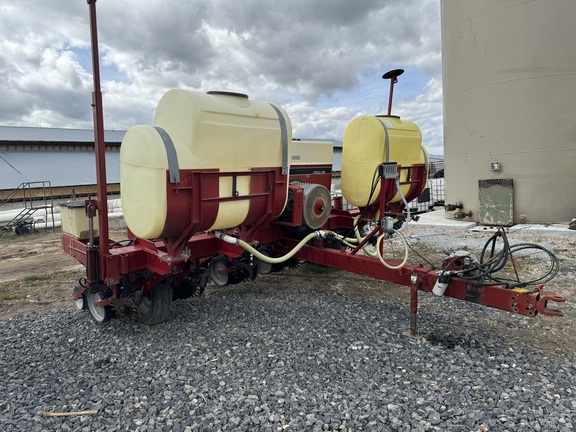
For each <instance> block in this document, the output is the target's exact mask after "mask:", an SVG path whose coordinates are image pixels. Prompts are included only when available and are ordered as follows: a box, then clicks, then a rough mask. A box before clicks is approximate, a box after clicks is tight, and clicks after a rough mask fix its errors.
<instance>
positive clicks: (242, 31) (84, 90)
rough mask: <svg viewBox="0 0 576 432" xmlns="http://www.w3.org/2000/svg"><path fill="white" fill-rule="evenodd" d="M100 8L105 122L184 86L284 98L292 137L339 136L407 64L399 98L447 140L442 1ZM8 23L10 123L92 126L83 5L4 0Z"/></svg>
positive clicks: (140, 112) (141, 118)
mask: <svg viewBox="0 0 576 432" xmlns="http://www.w3.org/2000/svg"><path fill="white" fill-rule="evenodd" d="M97 8H98V28H99V41H100V54H101V63H102V66H103V68H102V70H103V71H104V73H103V75H102V78H103V82H102V89H103V92H104V105H105V106H104V113H105V126H106V127H107V128H115V129H120V128H127V127H129V126H131V125H133V124H135V123H142V122H150V121H151V119H152V117H153V111H154V108H155V105H156V103H157V101H158V100H159V98H160V96H161V95H162V94H163V93H164V92H165V91H166V90H168V89H170V88H173V87H183V88H189V89H194V90H198V91H208V90H229V91H238V92H243V93H246V94H249V95H250V97H251V98H252V99H258V100H270V101H274V102H276V103H279V104H281V105H283V106H284V107H285V108H286V109H287V111H288V112H289V114H290V115H291V117H292V124H293V127H294V135H295V136H300V137H308V138H336V139H341V136H342V134H343V131H344V129H345V127H346V124H347V123H348V122H349V121H350V120H351V119H352V118H354V117H355V116H356V115H357V114H359V113H363V114H366V113H368V114H376V112H374V110H375V109H380V108H381V107H383V106H384V105H383V103H384V102H383V99H385V94H386V91H385V87H384V86H383V84H382V82H381V80H380V76H381V75H382V73H383V72H385V71H386V70H388V69H392V68H397V67H402V68H404V69H406V70H407V72H409V71H419V72H418V73H416V74H413V75H412V76H413V77H416V78H414V79H412V80H403V81H401V82H400V83H399V85H398V87H397V88H398V90H396V91H397V92H398V93H397V94H398V97H399V99H398V101H399V102H398V103H397V104H396V106H397V107H398V110H399V111H401V113H402V115H403V116H405V117H406V118H409V119H411V120H414V121H416V122H417V123H419V124H420V127H421V128H422V130H423V134H424V135H425V142H427V141H428V142H427V144H428V145H429V146H431V148H433V149H434V150H431V151H433V152H441V142H442V129H441V126H442V125H441V115H442V105H441V93H439V91H440V78H439V76H440V73H441V57H440V18H439V9H440V6H439V0H405V1H403V2H396V1H392V0H373V1H370V2H365V4H364V3H363V4H362V6H361V7H360V6H359V5H358V3H357V2H351V1H349V0H330V1H327V0H317V1H309V0H294V1H291V2H274V3H272V2H270V1H269V0H246V1H242V2H230V1H224V0H212V1H210V2H206V1H205V0H172V1H170V2H166V1H165V0H148V1H147V2H145V4H143V3H142V2H140V1H136V0H123V1H121V2H119V1H99V2H97ZM0 34H1V36H2V37H1V38H0V78H2V80H3V85H2V86H1V87H0V98H1V100H2V104H0V124H20V125H44V126H56V127H59V126H65V127H86V126H89V125H90V121H91V117H92V112H91V107H90V100H91V92H92V89H91V86H92V84H91V77H90V75H91V69H90V65H89V64H88V63H87V62H86V59H84V58H79V57H78V55H77V53H78V52H80V50H85V49H86V48H87V47H88V45H89V41H90V34H89V21H88V6H87V5H86V3H85V2H84V3H82V2H72V3H70V2H69V1H67V0H51V1H50V2H35V1H32V0H4V1H3V2H2V5H1V6H0ZM110 71H115V72H114V73H112V72H110ZM106 72H108V73H106ZM406 75H408V73H407V74H406ZM426 83H427V84H426ZM407 85H410V86H411V87H410V88H407V87H406V86H407ZM402 86H404V87H402ZM376 89H377V90H376ZM403 95H404V96H403ZM406 95H410V96H406ZM438 121H439V122H438ZM426 140H427V141H426Z"/></svg>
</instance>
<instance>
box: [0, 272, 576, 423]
mask: <svg viewBox="0 0 576 432" xmlns="http://www.w3.org/2000/svg"><path fill="white" fill-rule="evenodd" d="M338 274H339V273H332V274H329V275H327V276H326V278H327V279H331V280H332V281H334V280H336V279H338ZM297 281H298V279H296V278H294V277H290V276H289V273H288V275H287V276H286V275H284V273H280V274H275V275H270V276H267V277H261V278H258V279H257V281H256V282H254V283H245V284H241V285H237V286H233V287H227V288H223V289H211V290H210V291H209V293H208V295H207V296H206V297H205V298H203V299H191V300H186V301H181V302H177V303H175V304H174V310H173V314H172V319H171V320H170V321H168V322H166V323H163V324H160V325H157V326H155V327H147V326H143V325H140V324H138V323H136V322H133V321H130V320H113V321H112V322H110V323H109V324H108V325H106V326H98V325H96V324H95V323H93V322H92V321H91V320H90V319H89V317H88V316H87V313H83V312H78V311H74V310H57V311H51V312H44V313H34V314H29V315H24V316H19V317H15V318H12V319H9V320H2V321H0V334H1V335H2V336H1V338H2V344H1V346H0V378H1V379H0V430H2V431H24V430H26V431H44V430H46V431H53V430H70V431H159V430H162V431H164V430H174V431H217V430H234V431H258V430H262V431H321V430H327V431H359V430H368V431H391V430H399V431H435V430H438V431H572V430H574V428H575V426H576V396H575V394H574V392H575V391H576V390H574V389H575V388H576V354H575V351H574V348H573V347H563V346H562V345H559V347H557V348H555V349H554V348H552V349H547V350H544V349H542V348H537V347H535V343H534V342H533V340H532V336H531V333H532V331H533V329H534V327H533V326H537V325H538V324H537V323H536V321H527V319H526V318H524V317H520V316H515V315H511V314H509V313H504V312H500V311H497V310H492V309H487V308H482V307H479V306H476V305H472V304H467V303H464V302H457V301H452V300H451V299H448V298H440V299H438V298H435V297H433V296H431V295H423V296H421V307H420V316H419V325H420V327H419V330H420V332H421V335H422V336H424V338H423V339H420V340H414V339H410V338H407V337H405V336H403V335H402V333H403V332H404V331H405V330H406V329H407V325H408V322H409V310H408V305H407V303H406V302H405V301H404V300H402V301H400V300H401V299H399V300H398V301H395V300H390V299H388V300H382V299H377V298H362V297H360V296H356V295H348V294H346V293H345V292H339V291H338V290H333V289H332V290H331V289H326V287H325V286H326V285H327V283H326V282H322V279H321V278H319V279H318V282H315V283H310V284H308V283H307V284H305V285H303V284H302V283H298V282H297ZM564 310H565V311H566V313H567V314H570V315H572V316H573V315H574V307H573V306H571V305H566V307H565V308H564ZM537 319H538V318H537ZM565 319H567V318H565ZM532 323H534V324H532ZM510 334H515V335H516V336H517V337H515V338H510V337H508V335H510ZM81 410H97V413H96V414H94V415H80V416H69V417H47V416H45V415H44V412H70V411H81Z"/></svg>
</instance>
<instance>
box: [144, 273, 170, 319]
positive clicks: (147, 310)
mask: <svg viewBox="0 0 576 432" xmlns="http://www.w3.org/2000/svg"><path fill="white" fill-rule="evenodd" d="M172 296H173V290H172V286H171V285H170V284H169V283H168V282H166V281H164V280H163V281H160V282H159V283H158V284H156V285H155V286H153V287H152V289H151V290H150V293H149V296H148V297H144V298H143V299H142V301H141V302H140V306H139V307H138V315H137V316H136V319H137V320H138V321H140V322H141V323H142V324H146V325H151V326H152V325H156V324H160V323H161V322H163V321H166V320H167V319H168V318H169V317H170V311H171V309H172Z"/></svg>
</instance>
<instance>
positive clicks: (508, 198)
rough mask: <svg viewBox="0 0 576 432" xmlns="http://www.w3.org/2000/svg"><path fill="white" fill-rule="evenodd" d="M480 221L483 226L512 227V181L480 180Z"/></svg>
mask: <svg viewBox="0 0 576 432" xmlns="http://www.w3.org/2000/svg"><path fill="white" fill-rule="evenodd" d="M478 200H479V201H480V208H479V212H478V213H479V215H478V216H479V220H478V222H480V223H481V224H483V225H494V226H511V225H513V219H514V217H513V216H514V183H513V181H512V179H487V180H478Z"/></svg>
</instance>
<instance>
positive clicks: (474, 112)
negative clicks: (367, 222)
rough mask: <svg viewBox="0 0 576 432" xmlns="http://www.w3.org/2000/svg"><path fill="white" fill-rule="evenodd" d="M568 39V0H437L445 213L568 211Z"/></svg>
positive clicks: (483, 218) (501, 218)
mask: <svg viewBox="0 0 576 432" xmlns="http://www.w3.org/2000/svg"><path fill="white" fill-rule="evenodd" d="M575 45H576V1H575V0H532V1H526V0H442V49H443V51H442V55H443V68H442V72H443V92H444V139H445V145H444V155H445V162H446V165H445V176H446V195H445V202H446V203H447V204H453V203H459V202H461V203H462V204H463V208H462V209H457V210H456V211H450V212H448V211H447V213H446V216H447V217H454V215H456V216H457V217H463V218H464V220H472V221H480V222H483V223H486V224H494V225H511V224H512V223H518V222H523V221H527V222H528V223H531V222H533V223H552V222H561V221H570V220H571V219H572V217H575V216H576V199H575V198H574V192H573V190H574V188H575V186H576V48H575ZM469 212H471V215H470V213H469Z"/></svg>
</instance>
